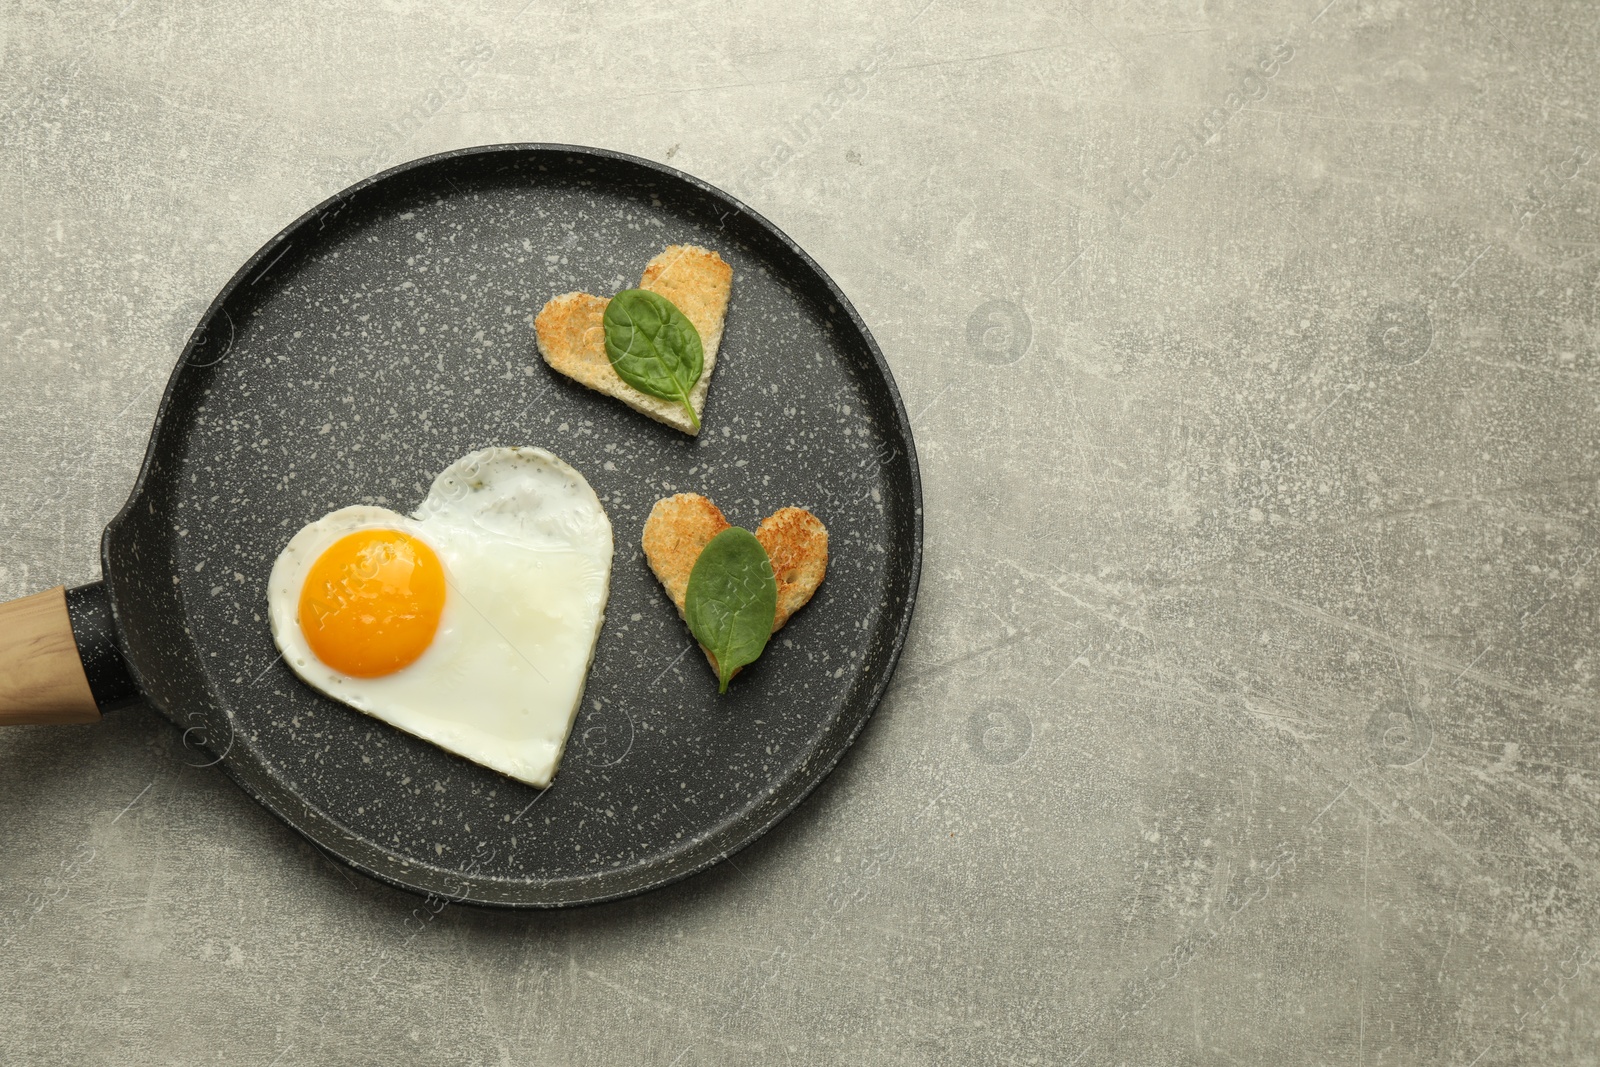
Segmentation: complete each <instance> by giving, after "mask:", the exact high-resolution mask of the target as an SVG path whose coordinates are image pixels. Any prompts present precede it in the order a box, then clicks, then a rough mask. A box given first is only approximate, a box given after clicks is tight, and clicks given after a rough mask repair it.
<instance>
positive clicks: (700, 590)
mask: <svg viewBox="0 0 1600 1067" xmlns="http://www.w3.org/2000/svg"><path fill="white" fill-rule="evenodd" d="M683 614H684V617H685V618H686V619H688V621H689V632H690V633H692V634H694V639H695V640H696V641H699V642H700V643H701V644H702V645H704V646H705V647H706V648H707V649H708V650H709V651H710V652H711V654H712V655H713V656H715V657H717V674H718V678H717V680H718V682H719V683H720V688H718V690H717V692H719V693H726V692H727V691H728V681H729V680H730V679H731V678H732V677H733V672H734V671H736V670H738V669H739V668H740V667H743V666H744V665H745V664H747V663H754V662H755V661H756V657H757V656H759V655H761V650H762V649H764V648H766V647H767V638H769V637H771V636H772V623H773V621H774V620H775V619H776V618H777V615H778V580H777V579H776V578H775V577H773V574H772V561H771V560H770V559H768V558H767V550H766V549H764V548H762V547H761V542H760V541H757V540H756V535H755V534H753V533H751V532H750V531H749V530H743V529H740V528H739V527H737V526H730V527H728V528H727V529H726V530H723V531H722V532H721V533H719V534H717V536H715V537H713V538H712V539H711V540H710V542H709V543H707V545H706V547H705V548H704V550H702V551H701V553H700V558H699V559H697V560H695V562H694V570H692V571H690V572H689V588H688V590H687V591H686V592H685V593H684V598H683Z"/></svg>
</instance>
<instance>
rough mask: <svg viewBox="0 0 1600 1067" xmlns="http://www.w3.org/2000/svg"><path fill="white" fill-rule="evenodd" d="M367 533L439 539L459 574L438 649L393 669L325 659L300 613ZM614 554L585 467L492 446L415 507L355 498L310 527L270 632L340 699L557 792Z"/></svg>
mask: <svg viewBox="0 0 1600 1067" xmlns="http://www.w3.org/2000/svg"><path fill="white" fill-rule="evenodd" d="M367 529H385V530H400V531H403V532H405V533H407V534H410V535H411V536H413V537H415V538H417V539H418V540H419V541H423V542H425V543H426V544H427V545H428V546H429V547H430V548H432V549H433V551H434V552H435V554H437V555H438V557H439V560H440V562H441V563H442V564H443V566H444V572H445V579H446V582H447V587H446V593H445V603H444V609H443V613H442V614H441V616H440V620H439V629H438V631H437V632H436V633H435V635H434V639H433V642H432V644H430V645H429V647H428V649H427V651H425V652H424V653H423V654H422V655H421V656H420V657H418V658H417V659H416V661H414V662H413V663H411V664H409V665H407V666H406V667H404V668H402V669H400V670H398V671H395V672H394V673H393V674H388V675H384V676H382V677H379V678H355V677H352V676H350V675H347V674H343V673H341V672H339V671H336V670H334V669H333V668H332V667H329V666H328V665H327V664H325V663H323V662H322V661H321V660H320V659H318V658H317V656H316V653H314V652H312V651H311V648H310V646H309V645H308V644H307V642H306V639H305V635H304V634H303V633H302V632H301V629H300V619H299V613H300V593H301V588H302V587H303V586H304V584H305V578H306V574H307V572H308V571H309V570H310V568H311V566H312V564H313V563H315V562H316V560H317V558H318V557H319V556H321V555H322V553H323V552H324V551H325V550H326V549H327V548H328V547H329V546H330V545H332V544H333V543H334V542H335V541H338V540H339V539H340V538H342V537H345V536H346V535H348V534H351V533H354V532H356V531H357V530H367ZM612 552H613V543H612V535H611V522H610V520H609V519H608V518H607V517H606V513H605V509H604V508H602V507H601V506H600V501H599V499H598V498H597V497H596V496H595V493H594V490H593V489H591V488H590V486H589V483H588V482H587V481H585V480H584V477H583V475H581V474H579V473H578V472H577V471H576V470H574V469H573V468H572V467H570V466H568V465H567V464H566V463H564V462H562V461H561V460H560V459H558V458H557V457H555V456H553V455H551V454H550V453H549V452H546V451H544V450H543V449H539V448H488V449H483V450H482V451H479V452H474V453H472V454H471V455H468V456H464V457H462V458H461V459H459V460H457V461H456V462H455V463H452V464H451V465H450V466H449V467H447V468H446V469H445V470H444V472H443V473H441V474H440V475H439V476H438V477H437V478H435V479H434V482H433V486H432V488H431V489H430V490H429V492H428V496H427V499H425V500H424V501H423V502H422V504H421V506H420V507H418V508H417V510H416V511H415V513H414V514H413V515H412V516H411V517H407V516H405V515H401V514H399V513H398V512H394V511H390V510H389V509H387V508H378V507H365V506H356V507H347V508H341V509H339V510H338V511H335V512H332V513H331V514H329V515H326V516H324V517H323V518H321V519H318V520H316V521H315V522H312V523H309V524H307V525H306V526H305V527H303V528H302V529H301V530H300V532H298V533H296V534H295V535H294V537H293V538H291V539H290V541H289V544H288V546H287V547H285V548H284V550H283V552H282V553H280V554H279V556H278V558H277V561H276V562H275V563H274V564H273V567H272V575H271V577H270V578H269V579H268V585H267V600H268V618H269V620H270V623H271V626H272V638H273V640H274V641H275V642H276V643H277V646H278V648H279V650H280V651H281V652H282V653H283V657H284V660H285V662H287V663H288V664H289V666H290V668H291V669H293V670H294V672H295V673H296V674H298V675H299V676H300V677H301V678H302V679H303V680H304V681H305V682H306V683H307V684H308V685H311V686H312V687H313V688H315V689H317V690H319V691H321V692H323V693H325V694H327V695H328V696H330V697H332V698H333V699H334V700H337V701H340V702H341V703H344V704H348V705H350V706H351V707H353V708H356V709H358V710H360V711H363V712H366V713H367V714H368V715H371V716H373V717H374V718H378V719H381V720H383V721H384V722H387V723H389V724H390V725H392V726H396V727H398V728H400V729H402V730H405V731H407V732H408V733H412V734H415V735H416V736H418V737H421V738H423V739H425V740H428V741H431V742H433V743H434V744H436V745H438V746H439V747H441V748H444V749H447V750H449V751H451V752H454V753H456V754H457V755H460V756H464V757H466V758H467V759H470V760H473V761H475V762H477V763H481V764H483V765H484V766H486V767H491V768H493V769H494V770H497V771H499V772H501V773H502V774H506V775H509V776H511V777H512V778H516V779H518V780H520V781H523V782H527V783H528V784H529V785H534V786H539V787H541V788H543V787H545V786H548V785H549V784H550V780H551V778H552V777H553V776H554V775H555V773H556V768H557V767H558V766H559V764H560V762H561V753H562V750H563V748H564V747H565V746H566V741H567V735H568V733H569V732H570V731H571V729H572V722H573V719H574V718H575V717H576V716H577V712H578V707H579V705H580V704H581V703H582V700H583V687H584V682H585V680H586V679H587V677H588V673H589V666H590V664H591V662H592V661H593V659H594V647H595V642H596V640H597V639H598V638H599V635H600V626H601V624H602V623H603V622H604V620H605V608H606V599H607V596H608V594H609V592H610V585H611V557H612Z"/></svg>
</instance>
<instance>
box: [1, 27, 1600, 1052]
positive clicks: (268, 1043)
mask: <svg viewBox="0 0 1600 1067" xmlns="http://www.w3.org/2000/svg"><path fill="white" fill-rule="evenodd" d="M0 49H3V56H4V62H3V64H0V99H3V101H4V103H5V106H6V110H7V115H8V119H7V121H6V122H5V123H4V125H3V127H0V190H3V200H0V237H3V248H4V253H3V255H0V264H3V266H0V338H3V343H0V455H3V456H4V461H3V462H0V596H3V597H15V596H21V595H24V594H27V593H31V592H34V591H37V590H39V589H42V588H45V587H48V586H51V585H55V584H59V583H67V584H74V583H79V582H84V581H88V580H91V579H93V578H95V577H96V576H97V574H98V556H97V549H98V543H99V534H100V530H101V528H102V527H103V525H104V524H105V522H106V521H107V519H108V518H109V517H110V516H111V515H112V514H113V513H114V512H115V511H116V509H117V507H118V506H119V505H120V503H121V501H122V500H123V498H124V497H125V495H126V494H127V492H128V490H129V488H130V486H131V484H132V481H133V478H134V475H135V473H136V470H137V468H138V464H139V461H140V459H141V457H142V455H143V450H144V445H145V441H146V438H147V435H148V432H149V428H150V424H151V418H152V415H153V413H154V410H155V406H156V402H157V398H158V397H159V395H160V393H161V388H162V386H163V384H164V383H165V381H166V378H167V375H168V372H169V371H170V369H171V367H172V365H173V363H174V361H175V359H176V357H177V354H178V351H179V348H180V346H181V344H182V342H183V341H184V339H185V337H186V336H187V334H188V333H189V331H190V330H191V329H192V327H193V326H194V324H195V322H196V320H197V318H198V316H199V314H200V312H201V310H202V309H203V308H204V307H205V306H206V304H207V303H208V302H209V301H210V298H211V297H212V295H213V294H214V293H215V292H216V291H217V289H218V288H219V287H220V286H221V285H222V284H223V283H224V282H225V281H226V280H227V278H228V277H229V276H230V275H231V274H232V272H233V271H234V270H235V269H236V267H237V266H238V265H239V264H240V263H242V262H243V261H244V260H245V259H246V258H247V257H248V256H249V255H250V254H251V253H252V252H253V251H254V250H255V249H256V248H257V247H258V246H259V245H260V244H261V243H262V242H263V241H264V240H265V239H266V238H267V237H269V236H270V235H271V234H273V233H275V232H276V231H277V230H278V229H279V228H281V227H282V226H283V225H285V224H286V223H287V222H289V221H290V220H291V219H293V218H294V217H295V216H297V215H298V214H299V213H300V212H302V211H303V210H305V209H306V208H308V207H310V206H311V205H312V204H314V203H316V202H317V201H319V200H320V199H322V198H323V197H324V196H326V195H328V194H329V193H331V192H333V191H335V190H337V189H339V188H341V187H342V186H344V185H346V184H349V183H350V182H352V181H355V180H357V179H359V178H361V177H364V176H366V175H367V174H370V173H373V172H376V171H377V170H380V169H382V168H384V167H386V166H389V165H392V164H394V163H398V162H401V161H403V160H406V159H409V158H413V157H416V156H420V155H424V154H428V153H431V152H435V151H440V150H444V149H449V148H455V147H460V146H465V145H473V144H483V143H493V142H506V141H556V142H570V143H578V144H593V145H601V146H605V147H610V148H615V149H619V150H622V151H626V152H631V153H634V154H637V155H641V156H645V157H648V158H651V159H656V160H661V161H666V162H669V163H671V164H672V165H673V166H676V167H680V168H682V169H684V170H687V171H689V172H691V173H693V174H695V175H697V176H699V177H702V178H704V179H706V180H708V181H710V182H712V183H714V184H717V185H720V186H722V187H724V188H727V189H729V190H731V191H732V192H734V193H735V194H736V195H738V196H740V197H741V198H743V199H745V200H746V201H747V202H749V203H750V204H752V205H753V206H754V207H755V208H756V209H757V210H759V211H761V212H762V213H764V214H766V215H767V216H768V217H770V218H771V219H773V220H774V221H775V222H776V223H777V224H778V225H779V226H781V227H783V228H784V229H785V230H786V231H787V232H788V233H789V234H791V235H792V236H793V237H794V238H795V239H796V240H797V241H799V242H800V244H801V245H802V246H803V247H805V248H806V249H807V250H808V251H810V252H811V254H812V255H813V256H814V257H815V258H816V259H817V260H818V261H819V262H821V264H822V265H823V266H824V267H825V269H827V270H828V271H829V272H830V273H831V274H832V275H833V277H834V278H835V279H836V280H837V281H838V282H839V283H840V285H841V286H842V287H843V289H844V290H845V291H846V292H847V293H848V294H849V295H850V297H851V298H852V300H853V301H854V302H855V304H856V306H857V307H858V308H859V310H860V311H861V313H862V315H863V317H864V318H865V319H866V321H867V322H868V324H869V325H870V327H871V329H872V330H873V331H874V334H875V336H876V337H877V338H878V340H879V342H880V344H881V345H882V347H883V349H884V351H885V353H886V355H887V358H888V360H889V362H890V364H891V365H892V367H893V369H894V373H895V375H896V378H897V380H898V382H899V384H900V387H901V389H902V392H903V394H904V396H905V399H906V404H907V408H908V411H909V412H910V414H911V417H912V419H913V422H914V426H915V432H916V435H917V444H918V449H919V453H920V457H921V461H922V464H923V473H924V486H925V491H926V496H927V562H926V567H925V570H924V574H923V584H922V597H921V601H920V604H919V608H918V612H917V615H916V620H915V624H914V627H913V634H912V639H911V641H910V643H909V645H908V647H907V649H906V653H905V657H904V659H903V661H902V663H901V665H900V669H899V672H898V674H897V677H896V679H895V684H894V686H893V688H892V690H891V692H890V694H889V696H888V698H887V699H886V701H885V702H884V704H883V705H882V707H881V709H880V711H879V712H878V714H877V716H876V718H875V719H874V721H873V722H872V724H871V725H870V726H869V728H868V729H867V731H866V732H865V734H864V735H863V736H862V738H861V740H860V741H859V743H858V744H857V746H856V747H855V748H854V749H853V750H852V752H851V753H850V755H849V756H848V757H847V758H846V760H845V761H844V762H843V764H842V765H841V766H840V767H839V769H838V770H837V771H836V772H835V774H834V775H833V776H832V777H831V778H830V779H829V780H828V781H827V782H826V783H825V784H824V785H823V787H822V788H821V789H820V790H819V791H818V792H817V793H816V794H815V795H813V797H812V798H811V799H810V800H808V801H807V802H806V803H805V804H804V805H802V806H801V808H800V809H799V810H798V811H797V812H796V813H795V814H794V815H792V816H791V817H790V818H789V819H788V820H787V821H786V822H784V823H783V824H781V825H780V826H779V827H778V829H777V830H775V831H774V832H773V833H771V834H770V835H768V836H767V837H766V838H764V839H763V840H761V841H760V842H758V843H757V844H756V845H755V846H753V847H751V848H750V849H748V850H747V851H745V852H743V853H741V854H740V855H739V856H737V857H736V858H735V859H734V860H733V861H731V862H728V863H725V864H723V865H721V866H719V867H717V868H716V869H714V870H712V871H711V872H709V873H707V874H704V875H701V876H698V877H695V878H693V879H691V880H689V881H687V882H684V883H681V884H679V885H677V886H674V887H671V888H668V889H666V890H663V891H659V892H655V893H652V894H649V895H647V896H644V897H640V898H636V899H633V900H629V901H625V902H622V903H618V904H614V905H608V906H604V907H600V908H595V909H589V910H580V911H573V912H563V913H551V914H511V913H503V912H486V911H478V910H473V909H469V908H463V907H446V908H444V909H442V910H439V911H437V913H435V911H434V909H432V908H427V909H422V910H420V911H419V910H418V909H419V901H418V899H417V898H414V897H411V896H408V895H406V894H404V893H401V892H398V891H395V890H391V889H389V888H387V887H385V886H382V885H379V884H376V883H373V882H371V881H368V880H366V879H364V878H362V877H361V876H359V875H357V874H354V873H352V872H350V871H348V870H346V869H343V868H342V867H341V866H339V865H337V864H335V863H334V862H332V861H330V860H329V859H327V858H326V857H325V856H323V855H322V854H321V853H319V852H317V851H315V850H314V849H312V848H311V847H310V846H309V845H307V844H305V843H304V842H303V841H302V840H301V839H299V838H298V837H297V836H296V835H295V834H293V833H292V832H290V831H289V830H287V829H285V828H284V827H283V826H282V825H280V824H279V823H277V822H276V821H275V820H274V819H273V818H272V817H271V816H270V815H268V814H267V813H266V812H265V811H264V810H262V809H260V808H259V807H257V806H256V805H255V804H254V803H252V802H251V801H250V800H249V799H248V798H247V797H246V796H245V795H244V794H243V793H241V792H240V791H239V790H237V789H236V788H235V787H234V786H232V785H231V784H230V783H229V782H228V780H227V779H226V778H224V777H223V776H222V774H221V773H220V772H219V771H218V770H217V769H215V768H203V767H198V766H194V764H197V763H200V762H203V760H201V759H199V758H197V757H196V755H195V753H194V752H193V751H192V750H190V749H186V748H185V747H184V745H183V744H182V740H181V736H180V734H179V732H178V731H177V730H176V729H175V728H174V727H173V726H172V725H171V724H169V723H168V722H167V721H166V720H165V719H163V718H161V717H160V716H159V715H158V714H157V713H156V712H155V711H154V710H152V709H150V708H148V707H143V706H140V707H136V708H133V709H130V710H127V711H123V712H119V713H116V714H115V715H113V716H110V717H108V719H107V720H106V721H105V722H103V723H101V724H99V725H96V726H92V727H25V728H16V729H12V730H8V731H6V732H5V733H4V734H3V735H0V857H3V858H0V963H3V967H4V981H3V983H0V1061H3V1062H5V1063H46V1062H62V1063H76V1064H156V1063H181V1064H190V1063H195V1064H198V1063H226V1064H240V1065H246V1064H259V1065H262V1067H268V1065H276V1067H292V1065H297V1064H322V1063H352V1064H369V1063H370V1064H391V1063H405V1062H419V1063H422V1062H426V1063H438V1064H574V1065H576V1064H629V1065H634V1064H660V1065H662V1067H694V1065H698V1064H765V1063H772V1064H790V1063H814V1062H815V1063H852V1064H865V1063H874V1064H877V1063H885V1064H932V1063H941V1064H943V1063H971V1064H1030V1063H1051V1064H1054V1063H1082V1064H1101V1063H1105V1064H1110V1063H1136V1064H1202V1063H1219V1064H1221V1063H1250V1064H1256V1063H1319V1064H1320V1063H1327V1064H1345V1063H1349V1064H1380V1063H1381V1064H1398V1063H1405V1064H1411V1063H1417V1064H1423V1063H1426V1064H1456V1065H1460V1067H1467V1065H1470V1064H1477V1065H1479V1067H1489V1065H1495V1064H1512V1063H1537V1064H1544V1063H1578V1062H1582V1063H1595V1062H1597V1061H1600V973H1597V972H1600V967H1597V966H1596V963H1597V953H1600V940H1597V938H1600V841H1597V839H1596V831H1597V830H1600V763H1597V759H1600V756H1597V751H1596V746H1597V745H1600V724H1596V723H1595V722H1593V718H1594V712H1595V710H1596V707H1597V697H1600V677H1597V674H1600V661H1597V660H1596V659H1595V657H1594V635H1595V632H1596V626H1597V623H1600V618H1597V616H1600V584H1597V583H1600V563H1597V562H1596V558H1595V557H1596V555H1597V554H1600V517H1597V515H1596V503H1597V495H1596V494H1597V489H1600V419H1597V418H1596V411H1597V409H1600V219H1597V216H1596V208H1597V206H1600V197H1597V195H1596V192H1597V181H1600V127H1597V124H1596V115H1597V114H1600V73H1597V70H1596V65H1595V58H1596V56H1597V55H1600V9H1597V7H1596V5H1594V4H1593V3H1591V2H1589V0H1570V2H1560V0H1531V2H1527V3H1511V2H1509V0H1508V2H1501V3H1493V2H1471V3H1464V4H1463V3H1453V2H1447V0H1331V2H1330V0H1266V2H1263V3H1243V2H1237V0H1181V2H1179V0H1173V2H1162V3H1155V2H1151V0H1100V2H1086V3H1080V4H1076V5H1066V4H1060V5H1057V4H1048V3H1039V2H1032V3H1029V2H1015V3H992V4H974V3H963V2H960V0H931V2H930V0H896V2H889V3H882V4H862V3H850V2H839V0H832V2H828V3H823V4H812V5H802V4H784V3H777V2H772V0H762V2H759V3H753V4H747V5H743V6H732V5H724V4H709V3H696V4H660V5H645V4H618V5H601V4H591V3H586V2H580V0H572V2H568V3H553V2H546V0H531V2H528V3H526V4H524V2H523V0H510V2H507V3H486V4H480V5H464V4H463V5H457V4H428V3H408V2H403V0H395V2H389V3H384V4H361V3H355V2H342V3H327V2H312V0H284V2H280V3H271V4H269V3H256V4H247V3H221V4H216V5H210V6H201V5H196V4H182V3H178V4H171V3H168V4H160V3H155V2H153V0H110V2H108V3H98V4H81V3H37V2H35V3H19V2H16V0H12V2H9V3H6V4H4V5H3V7H0Z"/></svg>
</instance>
